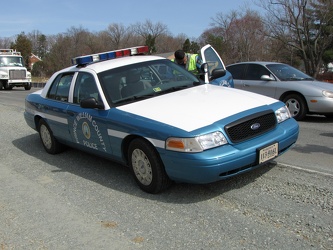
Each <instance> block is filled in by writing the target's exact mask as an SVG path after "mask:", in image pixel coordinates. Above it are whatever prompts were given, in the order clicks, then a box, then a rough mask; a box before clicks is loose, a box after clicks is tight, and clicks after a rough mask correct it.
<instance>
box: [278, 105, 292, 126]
mask: <svg viewBox="0 0 333 250" xmlns="http://www.w3.org/2000/svg"><path fill="white" fill-rule="evenodd" d="M275 116H276V119H277V121H278V123H280V122H283V121H285V120H288V119H289V118H290V117H291V115H290V112H289V109H288V108H287V107H286V106H284V107H282V108H279V109H278V110H276V111H275Z"/></svg>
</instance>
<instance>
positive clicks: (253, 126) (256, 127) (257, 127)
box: [251, 123, 260, 130]
mask: <svg viewBox="0 0 333 250" xmlns="http://www.w3.org/2000/svg"><path fill="white" fill-rule="evenodd" d="M259 128H260V123H254V124H252V125H251V129H252V130H257V129H259Z"/></svg>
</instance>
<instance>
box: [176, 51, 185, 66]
mask: <svg viewBox="0 0 333 250" xmlns="http://www.w3.org/2000/svg"><path fill="white" fill-rule="evenodd" d="M175 62H176V63H177V64H181V65H183V64H186V62H187V57H186V55H185V52H184V51H183V50H180V49H179V50H177V51H176V52H175Z"/></svg>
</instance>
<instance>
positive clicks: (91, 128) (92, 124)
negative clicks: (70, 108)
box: [73, 112, 106, 152]
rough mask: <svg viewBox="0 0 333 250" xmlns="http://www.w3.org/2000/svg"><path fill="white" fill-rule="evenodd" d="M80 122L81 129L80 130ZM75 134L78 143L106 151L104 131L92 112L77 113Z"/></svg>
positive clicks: (74, 124) (74, 126) (74, 123)
mask: <svg viewBox="0 0 333 250" xmlns="http://www.w3.org/2000/svg"><path fill="white" fill-rule="evenodd" d="M80 124H81V131H79V130H78V128H80V127H79V126H80ZM81 133H82V134H81ZM73 135H74V139H75V142H76V143H79V144H82V145H83V146H85V147H88V148H91V149H95V150H101V149H102V150H104V151H105V152H106V145H105V142H104V139H103V136H102V133H101V131H100V129H99V127H98V124H97V122H96V121H95V120H94V119H93V117H92V116H91V115H90V114H88V113H86V112H83V113H78V114H77V116H76V117H75V119H74V122H73Z"/></svg>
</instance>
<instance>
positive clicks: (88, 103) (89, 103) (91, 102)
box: [80, 97, 104, 109]
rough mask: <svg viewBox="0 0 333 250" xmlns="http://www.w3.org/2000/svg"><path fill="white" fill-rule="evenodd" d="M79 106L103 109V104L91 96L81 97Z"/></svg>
mask: <svg viewBox="0 0 333 250" xmlns="http://www.w3.org/2000/svg"><path fill="white" fill-rule="evenodd" d="M80 107H81V108H85V109H95V108H97V109H104V105H103V104H99V103H98V102H97V101H96V99H95V98H93V97H91V98H87V99H83V100H82V101H81V102H80Z"/></svg>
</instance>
